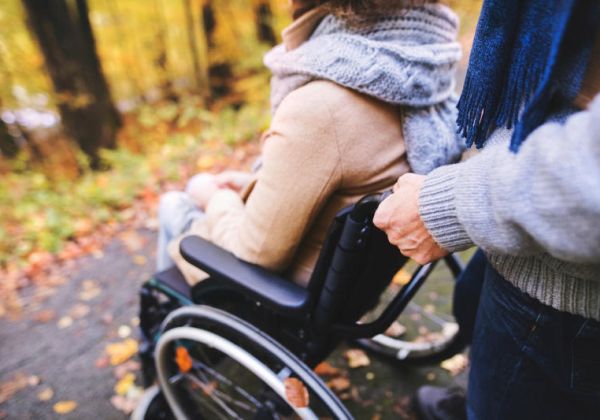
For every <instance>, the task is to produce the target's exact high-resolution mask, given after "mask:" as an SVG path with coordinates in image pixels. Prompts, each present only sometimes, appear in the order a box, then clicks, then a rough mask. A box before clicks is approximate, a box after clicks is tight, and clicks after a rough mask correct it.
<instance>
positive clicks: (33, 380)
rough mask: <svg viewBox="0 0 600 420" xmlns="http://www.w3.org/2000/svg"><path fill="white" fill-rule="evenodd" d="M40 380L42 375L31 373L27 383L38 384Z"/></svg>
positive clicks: (30, 384)
mask: <svg viewBox="0 0 600 420" xmlns="http://www.w3.org/2000/svg"><path fill="white" fill-rule="evenodd" d="M40 382H41V380H40V377H39V376H36V375H31V376H29V377H28V378H27V385H29V386H38V385H39V384H40Z"/></svg>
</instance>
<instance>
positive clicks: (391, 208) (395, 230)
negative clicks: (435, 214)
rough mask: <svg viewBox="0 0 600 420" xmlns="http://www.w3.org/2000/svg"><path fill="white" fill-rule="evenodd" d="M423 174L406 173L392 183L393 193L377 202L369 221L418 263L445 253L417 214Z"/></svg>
mask: <svg viewBox="0 0 600 420" xmlns="http://www.w3.org/2000/svg"><path fill="white" fill-rule="evenodd" d="M424 180H425V177H424V176H423V175H416V174H406V175H403V176H401V177H400V178H399V179H398V182H396V185H394V193H393V194H392V195H390V196H389V197H388V198H387V199H385V200H384V201H383V203H381V204H380V205H379V208H378V209H377V212H376V213H375V217H374V218H373V223H374V224H375V226H377V227H378V228H379V229H381V230H383V231H384V232H385V233H386V234H387V237H388V240H389V241H390V243H391V244H393V245H396V246H397V247H398V248H399V249H400V252H402V254H404V255H406V256H407V257H410V258H412V259H413V260H415V261H416V262H417V263H419V264H427V263H429V262H431V261H434V260H437V259H440V258H442V257H444V256H446V255H447V254H448V252H447V251H446V250H445V249H443V248H442V247H440V246H439V245H438V244H437V242H435V240H434V239H433V237H432V236H431V235H430V233H429V231H428V230H427V228H426V227H425V224H424V223H423V221H422V220H421V216H420V215H419V193H420V192H421V186H422V185H423V181H424Z"/></svg>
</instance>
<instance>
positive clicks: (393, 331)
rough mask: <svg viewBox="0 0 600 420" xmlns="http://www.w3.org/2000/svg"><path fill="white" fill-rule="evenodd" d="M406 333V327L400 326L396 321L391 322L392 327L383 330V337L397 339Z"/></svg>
mask: <svg viewBox="0 0 600 420" xmlns="http://www.w3.org/2000/svg"><path fill="white" fill-rule="evenodd" d="M405 333H406V327H405V326H404V325H402V324H400V323H399V322H398V321H394V322H392V325H390V326H389V327H388V329H387V330H385V335H387V336H388V337H392V338H398V337H401V336H403V335H404V334H405Z"/></svg>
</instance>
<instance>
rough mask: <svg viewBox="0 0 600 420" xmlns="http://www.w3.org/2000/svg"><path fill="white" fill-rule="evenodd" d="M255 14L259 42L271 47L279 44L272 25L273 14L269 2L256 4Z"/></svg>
mask: <svg viewBox="0 0 600 420" xmlns="http://www.w3.org/2000/svg"><path fill="white" fill-rule="evenodd" d="M254 13H255V16H256V17H255V19H256V32H257V34H258V40H259V41H260V42H265V43H267V44H269V45H275V44H277V37H276V36H275V31H274V30H273V25H272V24H271V21H272V19H273V12H272V11H271V5H270V4H269V1H268V0H259V1H258V3H257V4H256V7H255V12H254Z"/></svg>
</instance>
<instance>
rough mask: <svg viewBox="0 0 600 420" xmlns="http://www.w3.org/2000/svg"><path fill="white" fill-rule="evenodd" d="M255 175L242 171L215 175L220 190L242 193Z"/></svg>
mask: <svg viewBox="0 0 600 420" xmlns="http://www.w3.org/2000/svg"><path fill="white" fill-rule="evenodd" d="M252 178H253V175H252V174H251V173H248V172H242V171H224V172H221V173H220V174H217V175H215V180H216V182H217V185H218V186H219V187H220V188H229V189H230V190H233V191H236V192H240V191H241V190H242V189H244V188H245V187H246V185H248V184H249V183H250V181H251V180H252Z"/></svg>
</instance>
